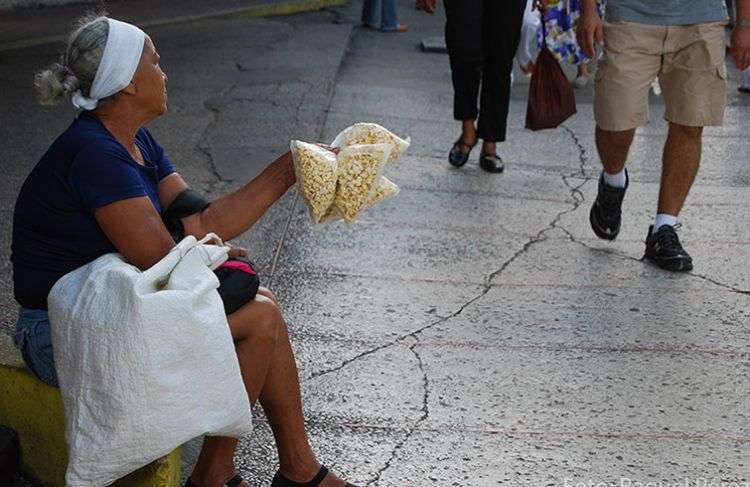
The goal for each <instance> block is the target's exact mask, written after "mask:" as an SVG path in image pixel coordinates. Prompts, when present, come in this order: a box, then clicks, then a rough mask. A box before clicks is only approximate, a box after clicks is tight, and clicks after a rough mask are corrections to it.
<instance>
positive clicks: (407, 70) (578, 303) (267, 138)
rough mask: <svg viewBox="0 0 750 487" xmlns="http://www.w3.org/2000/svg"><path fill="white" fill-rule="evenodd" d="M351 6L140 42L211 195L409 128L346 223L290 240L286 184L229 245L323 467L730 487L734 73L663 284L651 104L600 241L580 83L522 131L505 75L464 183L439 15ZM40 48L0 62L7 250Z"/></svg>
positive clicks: (740, 445) (259, 465)
mask: <svg viewBox="0 0 750 487" xmlns="http://www.w3.org/2000/svg"><path fill="white" fill-rule="evenodd" d="M359 5H360V2H352V4H350V5H349V6H347V7H343V8H341V9H339V10H337V11H335V12H334V11H332V12H323V13H314V14H304V15H298V16H292V17H284V18H275V19H264V20H247V19H222V20H205V21H200V22H194V23H190V24H179V25H173V26H164V27H158V28H155V29H153V37H154V39H155V42H156V44H157V47H158V48H159V50H160V51H161V55H162V59H163V62H164V65H165V66H164V68H165V71H166V72H167V73H168V75H169V78H170V79H169V96H170V113H169V114H168V115H167V116H165V117H163V118H162V119H161V120H159V121H157V122H156V123H154V126H153V131H154V133H155V134H156V135H157V137H158V138H159V139H160V140H161V142H162V144H163V145H165V147H166V148H167V150H168V151H169V153H170V154H171V157H172V159H173V160H174V161H175V162H176V163H177V165H178V167H179V168H180V171H181V172H182V173H183V174H184V175H185V177H186V178H187V179H188V180H189V181H190V182H191V183H192V184H193V186H195V187H196V188H198V189H200V190H202V191H204V192H206V193H208V194H209V195H217V194H220V193H222V192H224V191H226V190H227V189H229V188H232V187H236V186H237V185H239V184H241V183H242V182H243V181H245V180H247V179H248V178H251V177H252V176H254V175H255V174H257V173H258V172H259V171H260V170H261V169H262V168H263V167H264V164H265V163H267V162H269V161H270V160H271V159H272V158H273V157H275V156H276V155H277V154H279V153H280V152H281V151H283V150H285V149H286V148H287V147H288V142H289V140H290V139H291V138H300V139H307V140H320V141H330V140H331V139H332V138H333V136H334V135H335V134H337V133H338V132H339V131H340V130H341V129H343V128H344V127H346V126H347V125H349V124H351V123H353V122H357V121H376V122H379V123H381V124H383V125H385V126H386V127H389V128H391V129H392V130H394V131H396V132H397V133H399V134H403V135H410V136H411V137H412V141H413V144H412V146H411V148H410V150H409V152H408V153H407V154H406V156H405V157H404V158H403V159H402V161H400V162H399V163H398V164H397V165H396V166H394V167H390V168H388V169H387V171H386V174H387V175H388V177H389V178H391V179H392V180H393V181H394V182H396V183H397V184H398V185H399V186H400V187H401V193H400V194H399V196H398V197H396V198H394V199H392V200H389V201H388V202H386V203H384V204H383V205H381V206H379V207H377V208H374V209H372V210H370V211H369V212H368V213H366V214H365V215H364V216H363V217H362V219H361V220H359V221H358V222H356V223H355V224H354V225H352V226H351V227H349V226H346V225H343V224H334V225H328V226H324V227H313V226H311V225H310V224H309V220H308V217H307V213H306V209H305V208H304V205H303V204H302V203H301V202H300V201H299V200H298V199H297V197H296V194H295V193H294V192H293V191H292V192H290V193H289V194H287V195H286V196H285V197H284V198H282V200H280V201H279V203H278V204H277V205H275V206H274V208H272V210H271V211H270V212H269V214H268V215H267V216H266V217H265V218H264V219H263V220H262V221H261V222H259V224H258V225H257V227H256V228H254V229H252V230H251V231H250V232H248V233H247V234H246V235H244V236H242V237H241V238H240V239H238V242H237V243H239V244H241V245H245V246H247V247H249V248H250V250H251V255H252V256H253V258H254V260H255V261H256V263H258V265H259V266H260V268H261V269H262V270H263V279H264V282H265V283H268V284H270V286H271V287H272V289H273V290H274V291H275V292H276V294H277V296H278V297H279V299H280V302H281V303H282V307H283V309H284V313H285V316H286V317H287V320H288V325H289V328H290V333H291V336H292V340H293V345H294V348H295V352H296V354H297V359H298V363H299V367H300V376H301V381H302V389H303V399H304V403H305V411H306V415H307V418H308V424H309V428H310V434H311V439H312V442H313V445H314V446H315V448H316V449H317V450H318V451H319V453H320V457H321V460H322V461H323V462H324V463H326V464H327V465H328V466H329V467H331V468H332V469H335V470H336V471H338V472H341V473H342V474H344V475H346V476H347V478H348V479H349V480H350V481H352V482H354V483H357V484H361V485H368V486H418V485H420V486H421V485H437V486H490V485H498V484H508V485H530V486H539V485H564V483H565V480H566V479H569V480H570V482H594V483H596V482H602V483H603V484H602V485H620V479H621V478H629V479H631V480H633V481H634V482H636V481H637V482H649V481H650V482H655V481H662V482H669V481H671V482H677V481H684V479H686V478H689V479H707V480H708V481H724V482H742V481H745V482H746V481H748V480H750V477H748V465H750V453H748V452H750V431H749V430H748V426H747V425H748V420H750V408H749V407H748V405H747V396H748V393H750V378H749V375H750V327H748V324H750V270H749V269H750V267H748V265H747V262H748V258H749V257H750V250H749V249H750V245H749V244H750V231H749V230H748V227H747V213H746V211H747V208H746V206H747V203H746V202H747V201H748V198H749V197H750V166H748V164H747V163H748V159H747V158H748V154H750V124H748V123H747V120H748V116H749V115H750V97H747V96H745V97H744V98H743V97H742V96H741V95H738V94H737V93H736V92H735V91H734V87H735V84H736V71H733V70H730V71H731V74H730V90H729V107H728V109H727V126H726V127H724V128H716V129H714V128H711V129H707V130H706V135H705V139H704V140H705V143H704V148H705V150H704V156H703V164H702V169H701V172H700V174H699V176H698V180H697V181H696V184H695V186H694V187H693V190H692V192H691V195H690V197H689V200H688V203H687V205H686V208H685V211H684V213H683V215H682V218H681V220H682V222H683V228H682V233H681V238H682V240H683V242H684V244H685V247H686V248H687V249H688V251H690V252H691V254H692V255H693V256H694V258H695V262H696V269H695V271H694V272H693V273H691V274H687V275H673V274H668V273H665V272H664V271H661V270H659V269H656V268H654V267H652V266H650V265H648V264H646V263H644V262H642V261H641V260H640V258H641V256H642V252H643V243H642V240H643V237H644V235H645V231H646V230H647V228H648V224H649V221H650V218H651V215H652V213H653V209H654V206H655V202H656V193H657V190H658V181H659V168H660V164H659V157H660V152H661V147H662V144H663V141H664V137H665V129H666V125H665V123H664V121H663V120H661V115H662V113H663V107H662V106H661V102H660V100H659V99H658V98H654V99H652V121H651V123H650V124H649V125H648V126H647V127H644V128H643V129H641V130H639V132H638V134H637V136H636V139H635V142H634V146H633V150H632V153H631V157H630V161H629V168H630V176H631V187H630V188H629V190H628V195H627V196H626V199H625V203H624V223H623V231H622V234H621V236H620V238H619V239H618V240H617V241H615V242H614V243H607V242H603V241H599V240H597V239H596V238H595V237H594V235H593V234H592V233H591V231H590V229H589V228H588V210H589V205H590V202H591V200H592V198H593V197H594V195H595V191H596V178H597V177H598V171H599V164H598V160H597V156H596V150H595V146H594V138H593V131H594V122H593V115H592V109H591V99H592V89H591V88H587V89H586V90H583V91H580V92H577V97H578V114H577V115H576V116H575V117H573V118H572V119H571V120H569V121H568V122H566V124H565V125H564V126H563V127H561V128H560V129H557V130H554V131H544V132H541V133H532V132H529V131H526V130H524V129H523V120H524V114H525V100H526V92H527V90H528V84H527V83H528V81H526V80H525V79H524V78H523V77H522V76H521V75H519V74H517V76H516V80H517V81H518V82H517V84H516V85H515V87H514V89H513V96H512V101H511V115H510V122H509V126H510V127H511V128H510V131H509V135H508V140H507V142H505V143H504V144H502V145H501V146H500V153H501V155H502V156H503V158H504V159H506V161H507V165H506V172H505V173H504V174H502V175H488V174H486V173H484V172H482V171H481V170H480V169H479V168H478V166H477V164H476V157H477V154H476V153H475V154H474V155H473V156H472V158H471V160H470V162H469V163H468V164H467V165H466V166H465V167H464V168H462V169H460V170H456V169H453V168H450V167H449V165H448V164H447V161H446V155H447V151H448V148H449V146H450V144H451V142H452V141H453V140H455V138H456V136H457V134H458V124H457V123H456V122H454V121H453V120H452V91H451V85H450V72H449V69H448V60H447V57H446V56H444V55H440V54H424V53H421V52H419V50H418V49H417V45H418V43H419V41H420V40H421V38H423V37H428V36H434V35H440V33H441V31H442V16H441V14H438V15H436V16H426V15H423V14H420V13H417V12H415V11H414V10H413V8H412V7H413V2H408V1H406V0H403V1H400V2H399V6H400V14H401V17H402V21H405V22H406V23H408V24H409V25H410V26H411V30H410V32H408V33H406V34H398V35H395V34H380V33H378V32H374V31H371V30H366V29H359V28H353V24H354V23H355V22H356V18H357V16H358V8H359ZM54 52H55V51H54V49H53V48H52V47H49V46H48V47H46V48H45V47H37V48H33V49H32V48H28V49H22V50H16V51H10V52H6V53H4V56H5V58H6V60H7V62H5V63H2V64H0V80H2V82H3V84H4V86H6V87H7V90H8V92H9V94H8V96H6V97H5V99H4V100H3V101H2V103H3V104H4V107H3V109H4V110H6V109H7V110H12V111H8V112H6V113H17V114H18V116H17V117H16V118H15V119H14V123H13V124H3V129H2V130H3V133H4V135H6V140H8V139H9V140H10V141H11V143H10V144H9V145H8V146H7V147H6V151H5V161H6V167H7V168H8V169H7V171H6V173H7V177H6V180H5V182H4V183H2V186H1V187H2V194H0V196H1V197H2V199H3V212H4V214H5V215H6V222H7V223H6V224H5V225H3V230H2V237H3V243H4V244H5V245H4V248H5V249H6V252H7V248H8V247H9V232H10V215H11V211H12V203H13V199H14V197H15V192H16V191H17V188H18V185H19V184H20V182H21V181H22V180H23V177H24V176H25V174H26V172H27V171H28V170H29V168H30V167H31V165H32V164H33V163H34V162H35V159H36V157H37V156H38V155H39V154H41V151H43V150H44V148H45V147H46V144H48V143H49V141H50V140H51V139H52V138H53V137H54V134H56V133H57V132H58V131H59V130H61V129H62V128H63V127H64V126H65V125H66V123H67V121H66V119H65V117H66V116H67V115H66V114H69V110H68V109H67V108H59V109H54V110H41V109H39V108H37V107H35V106H34V105H33V104H32V100H31V90H30V86H29V85H30V83H29V81H28V80H29V79H30V74H29V73H31V72H32V71H33V69H35V68H37V67H39V66H41V65H44V63H46V62H48V61H50V60H51V59H52V56H53V54H54ZM196 60H199V62H197V61H196ZM32 156H33V157H32ZM9 161H12V162H13V163H12V164H11V163H10V162H9ZM3 265H5V269H6V272H7V273H8V274H7V275H8V276H9V267H8V264H7V261H4V264H3ZM9 281H10V279H9V277H8V279H6V280H4V282H5V284H3V286H4V287H3V288H2V290H3V294H2V299H3V301H2V308H0V309H2V318H3V328H5V329H9V328H10V327H11V326H12V320H13V318H14V316H13V315H14V313H15V306H14V305H13V302H12V298H11V295H10V284H9ZM255 421H256V428H255V432H254V433H253V434H252V435H251V436H249V437H247V438H243V439H242V440H241V442H240V449H239V452H238V456H237V463H238V467H239V468H240V471H241V472H242V473H243V474H244V475H245V476H246V477H247V478H248V479H249V480H250V481H251V484H252V485H258V486H260V485H268V482H269V481H270V478H271V477H272V475H273V473H274V471H275V468H276V453H275V449H274V446H273V441H272V436H271V433H270V430H269V428H268V425H267V423H266V421H265V420H264V417H263V414H262V411H261V410H260V409H259V408H257V409H256V411H255ZM194 447H195V445H191V446H189V447H188V448H187V454H186V457H187V459H188V463H189V460H190V458H191V456H193V455H194ZM586 485H588V484H586Z"/></svg>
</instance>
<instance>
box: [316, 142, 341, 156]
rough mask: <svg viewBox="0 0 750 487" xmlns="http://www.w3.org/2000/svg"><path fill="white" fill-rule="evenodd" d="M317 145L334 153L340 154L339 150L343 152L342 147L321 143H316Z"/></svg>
mask: <svg viewBox="0 0 750 487" xmlns="http://www.w3.org/2000/svg"><path fill="white" fill-rule="evenodd" d="M315 145H317V146H318V147H321V148H323V149H325V150H327V151H330V152H333V153H334V154H338V153H339V152H341V147H331V146H330V145H326V144H320V143H318V144H315Z"/></svg>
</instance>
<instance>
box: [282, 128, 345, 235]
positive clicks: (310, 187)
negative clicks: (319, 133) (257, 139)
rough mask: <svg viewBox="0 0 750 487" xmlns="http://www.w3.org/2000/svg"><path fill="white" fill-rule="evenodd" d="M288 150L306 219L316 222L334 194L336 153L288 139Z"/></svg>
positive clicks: (323, 213)
mask: <svg viewBox="0 0 750 487" xmlns="http://www.w3.org/2000/svg"><path fill="white" fill-rule="evenodd" d="M291 150H292V159H293V160H294V172H295V175H296V176H297V184H298V186H299V191H300V193H301V194H302V197H303V198H304V199H305V201H307V206H308V208H309V209H310V218H312V220H313V221H314V222H315V223H320V222H322V221H323V220H324V219H325V218H326V215H327V214H328V212H329V210H330V208H331V205H332V204H333V201H334V199H335V197H336V180H337V177H338V175H337V173H338V162H337V160H336V154H334V153H333V152H331V151H329V150H327V149H324V148H322V147H320V146H318V145H315V144H310V143H307V142H301V141H299V140H293V141H292V143H291Z"/></svg>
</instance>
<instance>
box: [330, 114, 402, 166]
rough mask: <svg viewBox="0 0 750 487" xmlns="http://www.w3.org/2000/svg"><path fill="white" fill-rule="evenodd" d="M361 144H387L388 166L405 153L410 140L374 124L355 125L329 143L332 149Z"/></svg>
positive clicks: (362, 123) (361, 123)
mask: <svg viewBox="0 0 750 487" xmlns="http://www.w3.org/2000/svg"><path fill="white" fill-rule="evenodd" d="M363 144H388V145H390V146H391V155H390V156H389V157H388V164H391V163H393V162H395V161H397V160H398V158H399V157H401V155H402V154H403V153H404V152H406V149H408V148H409V145H410V144H411V139H410V138H409V137H407V138H406V139H402V138H401V137H399V136H398V135H396V134H394V133H393V132H391V131H390V130H388V129H386V128H385V127H382V126H381V125H378V124H376V123H365V122H360V123H355V124H354V125H352V126H351V127H348V128H346V129H344V130H343V131H342V132H341V133H339V134H338V135H337V136H336V138H335V139H334V140H333V142H332V143H331V146H332V147H346V146H349V145H363Z"/></svg>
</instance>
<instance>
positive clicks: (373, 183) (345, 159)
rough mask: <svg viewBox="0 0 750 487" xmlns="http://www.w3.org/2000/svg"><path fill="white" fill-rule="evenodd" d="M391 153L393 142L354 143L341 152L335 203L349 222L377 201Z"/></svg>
mask: <svg viewBox="0 0 750 487" xmlns="http://www.w3.org/2000/svg"><path fill="white" fill-rule="evenodd" d="M390 155H391V145H390V144H367V145H351V146H347V147H344V148H342V149H341V151H340V152H339V154H338V185H337V187H336V197H335V199H334V202H333V203H334V205H335V207H336V210H337V211H338V213H339V214H340V215H341V217H342V218H343V219H344V221H346V222H347V223H351V222H353V221H354V220H355V219H356V218H357V216H358V215H359V214H360V212H361V211H362V210H363V209H365V208H367V207H368V204H369V206H372V204H374V203H372V201H373V194H374V193H375V190H376V189H377V188H378V187H379V183H380V177H381V175H382V172H383V166H384V165H385V164H386V162H387V161H388V158H389V156H390ZM371 203H372V204H371Z"/></svg>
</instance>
